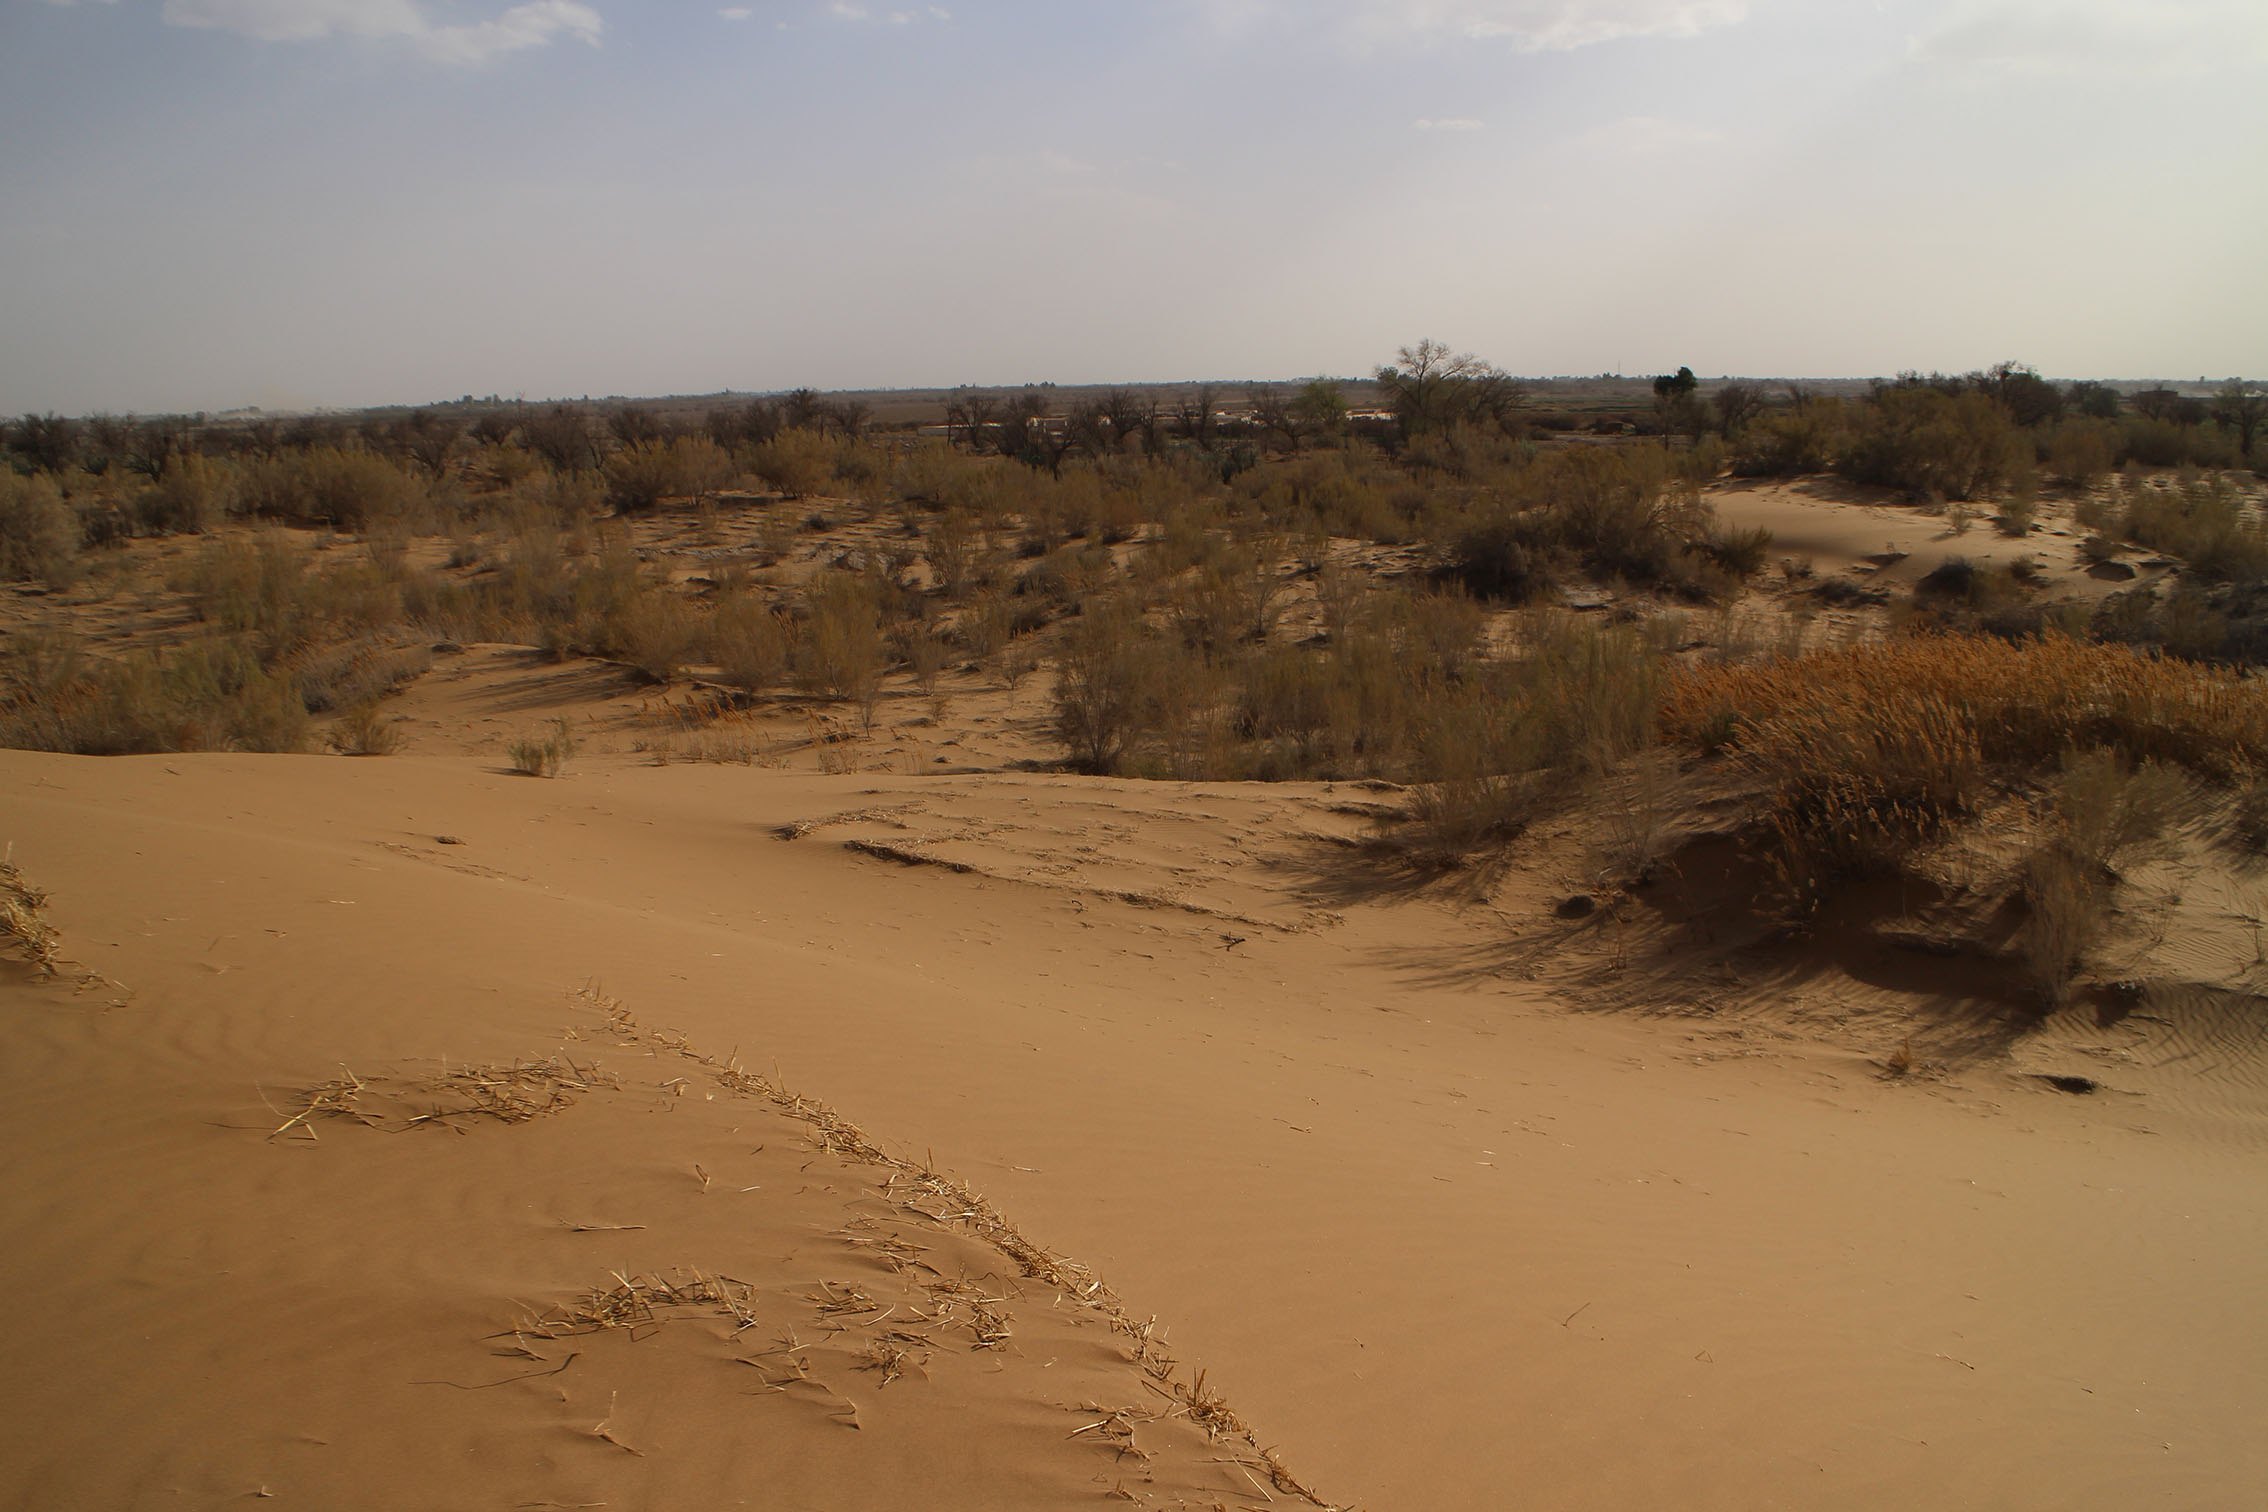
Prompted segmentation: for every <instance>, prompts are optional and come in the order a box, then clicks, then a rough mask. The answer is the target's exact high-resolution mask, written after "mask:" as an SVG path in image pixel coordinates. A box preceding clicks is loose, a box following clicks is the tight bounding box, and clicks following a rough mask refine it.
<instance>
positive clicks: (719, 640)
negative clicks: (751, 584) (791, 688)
mask: <svg viewBox="0 0 2268 1512" xmlns="http://www.w3.org/2000/svg"><path fill="white" fill-rule="evenodd" d="M790 625H791V622H790V621H789V620H788V618H787V617H786V616H785V615H783V614H781V613H779V612H778V611H777V610H774V609H772V608H769V607H768V606H766V605H765V604H763V603H761V602H759V601H758V600H757V599H756V597H755V596H754V595H753V594H748V593H737V594H730V595H727V596H725V597H724V598H722V599H721V600H719V602H718V604H717V607H716V609H715V610H714V611H713V612H712V613H711V614H710V616H709V660H710V661H711V662H713V663H714V664H715V665H716V668H717V675H718V676H719V677H720V678H721V679H722V680H723V681H725V682H726V683H729V684H730V685H732V686H733V687H736V688H745V689H747V690H748V691H749V692H751V693H761V692H764V691H765V690H767V689H770V688H774V687H777V686H778V685H779V683H780V680H781V679H782V678H784V677H785V676H786V675H787V670H788V666H789V663H790V658H791V657H792V655H793V651H794V640H793V636H792V633H791V629H790Z"/></svg>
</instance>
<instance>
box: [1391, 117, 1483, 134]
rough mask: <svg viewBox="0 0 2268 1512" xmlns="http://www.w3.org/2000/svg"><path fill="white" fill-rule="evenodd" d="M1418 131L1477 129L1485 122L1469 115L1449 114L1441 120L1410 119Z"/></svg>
mask: <svg viewBox="0 0 2268 1512" xmlns="http://www.w3.org/2000/svg"><path fill="white" fill-rule="evenodd" d="M1410 124H1411V125H1412V126H1415V127H1416V128H1417V129H1418V130H1420V131H1478V130H1480V129H1481V127H1482V126H1483V125H1484V124H1486V123H1484V122H1481V121H1476V120H1473V119H1472V118H1471V117H1469V116H1450V117H1448V118H1446V119H1443V120H1427V121H1412V122H1410Z"/></svg>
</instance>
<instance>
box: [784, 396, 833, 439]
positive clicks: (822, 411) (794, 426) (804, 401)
mask: <svg viewBox="0 0 2268 1512" xmlns="http://www.w3.org/2000/svg"><path fill="white" fill-rule="evenodd" d="M780 424H781V426H782V427H784V428H785V429H787V430H825V429H826V428H827V404H826V401H825V400H824V399H821V398H820V397H819V391H818V390H817V389H811V388H799V389H795V390H792V391H791V392H789V393H788V394H787V395H786V396H785V397H784V398H782V399H781V400H780Z"/></svg>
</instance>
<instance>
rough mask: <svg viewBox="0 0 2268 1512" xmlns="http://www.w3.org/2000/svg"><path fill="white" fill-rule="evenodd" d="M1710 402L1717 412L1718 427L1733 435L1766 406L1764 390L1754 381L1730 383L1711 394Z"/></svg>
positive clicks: (1726, 433) (1728, 434)
mask: <svg viewBox="0 0 2268 1512" xmlns="http://www.w3.org/2000/svg"><path fill="white" fill-rule="evenodd" d="M1709 403H1710V406H1711V407H1712V408H1713V409H1715V410H1716V412H1717V429H1718V430H1720V431H1722V432H1723V433H1724V434H1725V435H1727V436H1732V435H1734V434H1736V433H1737V432H1738V431H1739V430H1740V428H1741V427H1742V426H1744V425H1746V424H1747V423H1748V422H1749V421H1751V420H1753V419H1755V418H1756V412H1757V411H1758V410H1761V409H1762V408H1763V407H1764V391H1763V390H1762V389H1760V388H1758V387H1757V386H1756V385H1755V384H1753V383H1728V384H1725V385H1723V386H1722V387H1720V388H1719V389H1718V390H1717V391H1716V393H1714V394H1712V395H1710V396H1709Z"/></svg>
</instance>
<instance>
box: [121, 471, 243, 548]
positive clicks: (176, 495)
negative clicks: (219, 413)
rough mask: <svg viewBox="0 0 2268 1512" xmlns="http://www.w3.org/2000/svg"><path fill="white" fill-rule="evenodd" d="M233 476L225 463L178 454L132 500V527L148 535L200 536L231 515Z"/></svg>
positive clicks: (233, 489) (233, 494)
mask: <svg viewBox="0 0 2268 1512" xmlns="http://www.w3.org/2000/svg"><path fill="white" fill-rule="evenodd" d="M235 504H236V472H235V469H234V468H232V467H231V466H230V465H229V464H228V463H226V462H222V461H218V460H215V459H213V458H210V457H205V456H201V455H199V454H198V453H196V452H181V453H176V454H175V455H173V456H170V457H167V458H166V459H165V462H164V464H163V466H162V468H161V470H160V471H159V473H158V476H157V481H156V482H155V483H153V484H152V485H151V486H150V487H148V488H146V489H144V490H143V491H142V493H141V496H140V497H139V498H137V499H135V500H134V506H133V515H134V523H135V525H136V527H137V528H138V529H140V530H141V531H143V532H145V533H147V534H151V535H202V534H204V533H205V532H206V531H208V530H210V529H212V528H213V526H215V525H216V524H218V523H219V522H220V521H221V520H222V519H223V518H224V517H226V516H227V515H228V514H230V513H232V512H233V511H234V508H235Z"/></svg>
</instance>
